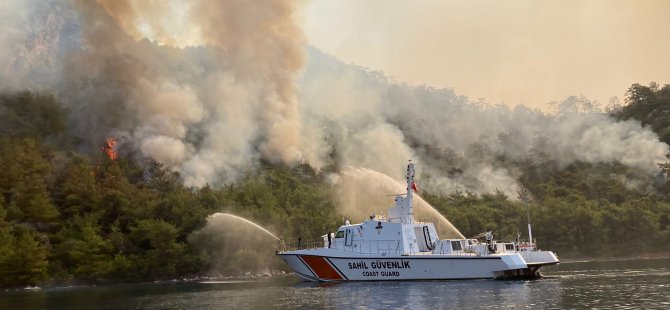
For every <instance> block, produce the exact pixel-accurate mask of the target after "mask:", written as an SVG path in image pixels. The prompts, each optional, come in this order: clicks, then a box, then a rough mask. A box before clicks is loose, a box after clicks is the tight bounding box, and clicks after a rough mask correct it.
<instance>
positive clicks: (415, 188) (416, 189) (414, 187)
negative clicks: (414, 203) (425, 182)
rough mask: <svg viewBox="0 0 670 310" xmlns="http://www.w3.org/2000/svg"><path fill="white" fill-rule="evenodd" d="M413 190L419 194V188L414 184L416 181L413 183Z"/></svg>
mask: <svg viewBox="0 0 670 310" xmlns="http://www.w3.org/2000/svg"><path fill="white" fill-rule="evenodd" d="M412 190H413V191H415V192H419V188H418V187H416V183H414V181H412Z"/></svg>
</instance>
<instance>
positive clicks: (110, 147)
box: [101, 137, 119, 160]
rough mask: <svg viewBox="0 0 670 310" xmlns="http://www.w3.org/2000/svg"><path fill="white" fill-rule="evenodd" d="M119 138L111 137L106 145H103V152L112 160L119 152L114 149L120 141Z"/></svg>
mask: <svg viewBox="0 0 670 310" xmlns="http://www.w3.org/2000/svg"><path fill="white" fill-rule="evenodd" d="M118 142H119V140H118V139H117V138H114V137H109V138H107V139H106V140H105V145H104V146H103V147H101V150H102V152H103V153H105V154H107V157H109V159H111V160H116V158H117V157H118V154H117V153H116V151H115V150H114V146H115V145H116V143H118Z"/></svg>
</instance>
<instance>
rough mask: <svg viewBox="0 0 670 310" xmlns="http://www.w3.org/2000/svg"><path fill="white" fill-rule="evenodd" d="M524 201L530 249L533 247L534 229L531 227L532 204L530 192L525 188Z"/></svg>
mask: <svg viewBox="0 0 670 310" xmlns="http://www.w3.org/2000/svg"><path fill="white" fill-rule="evenodd" d="M523 191H524V195H523V202H524V204H526V218H527V220H528V239H529V240H530V249H531V250H532V249H533V231H532V230H531V229H530V206H528V192H526V190H525V189H524V190H523Z"/></svg>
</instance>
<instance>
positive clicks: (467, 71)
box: [305, 0, 670, 109]
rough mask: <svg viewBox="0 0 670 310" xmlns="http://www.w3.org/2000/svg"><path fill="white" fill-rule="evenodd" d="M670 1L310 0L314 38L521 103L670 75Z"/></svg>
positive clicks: (437, 83)
mask: <svg viewBox="0 0 670 310" xmlns="http://www.w3.org/2000/svg"><path fill="white" fill-rule="evenodd" d="M668 12H670V1H666V0H613V1H610V0H589V1H574V0H569V1H566V0H543V1H535V0H513V1H501V0H478V1H462V0H420V1H403V0H390V1H389V0H368V1H330V0H313V1H311V2H310V6H309V9H308V12H307V14H306V16H307V18H306V26H305V32H306V34H307V36H308V38H309V42H310V44H312V45H314V46H316V47H317V48H319V49H321V50H323V51H325V52H327V53H330V54H333V55H335V56H336V57H338V58H340V59H341V60H343V61H345V62H351V63H355V64H358V65H362V66H366V67H370V68H373V69H377V70H382V71H384V72H385V73H386V74H388V75H391V76H394V77H396V78H397V79H398V80H400V81H406V82H409V83H411V84H426V85H430V86H434V87H454V88H455V89H456V90H457V91H458V92H459V93H460V94H463V95H466V96H468V97H470V98H471V99H478V98H482V97H484V98H486V100H487V101H488V102H490V103H494V104H498V103H505V104H507V105H512V106H514V105H517V104H524V105H526V106H530V107H537V108H542V109H546V108H547V105H546V103H548V102H550V101H560V100H562V99H563V98H565V97H567V96H570V95H585V96H586V97H588V98H591V99H596V100H599V101H600V102H601V103H602V104H603V105H606V104H607V103H608V100H609V99H610V98H611V97H612V96H618V97H622V96H623V93H624V92H625V90H626V89H627V88H628V87H629V86H630V85H631V84H633V83H642V84H647V83H649V82H651V81H656V82H659V83H661V85H662V84H664V83H668V82H670V61H668V55H670V39H668V38H670V18H668Z"/></svg>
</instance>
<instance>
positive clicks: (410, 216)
mask: <svg viewBox="0 0 670 310" xmlns="http://www.w3.org/2000/svg"><path fill="white" fill-rule="evenodd" d="M406 178H407V196H405V208H406V209H405V212H407V213H406V217H407V218H406V219H405V223H407V224H412V223H414V210H412V209H413V205H412V199H413V198H414V190H413V189H412V184H414V163H413V162H412V160H410V161H409V164H407V174H406Z"/></svg>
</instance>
